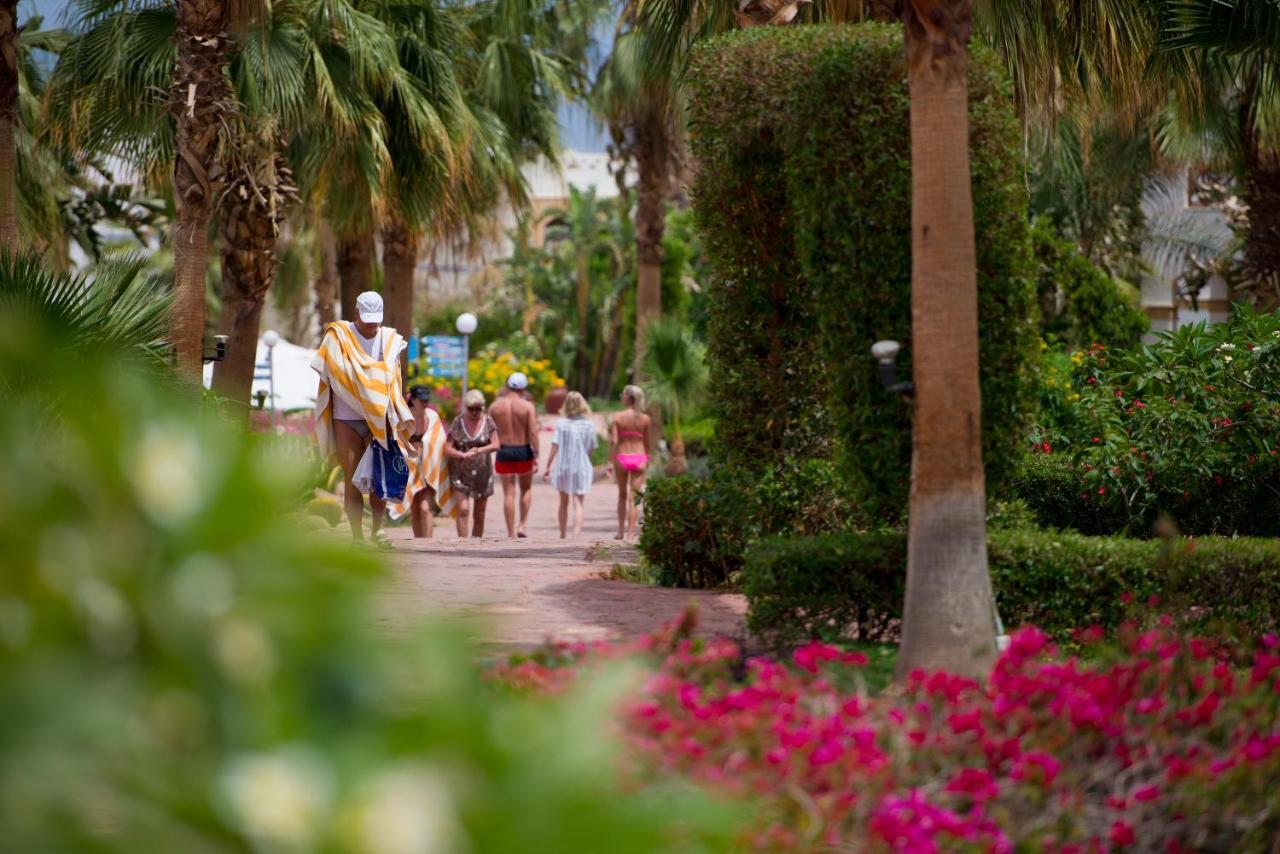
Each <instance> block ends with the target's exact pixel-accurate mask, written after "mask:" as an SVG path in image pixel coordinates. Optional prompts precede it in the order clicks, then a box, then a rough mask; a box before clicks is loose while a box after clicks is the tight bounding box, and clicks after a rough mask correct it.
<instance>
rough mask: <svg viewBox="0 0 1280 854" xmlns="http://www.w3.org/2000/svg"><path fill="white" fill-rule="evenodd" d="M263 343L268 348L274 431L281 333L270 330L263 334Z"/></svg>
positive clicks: (268, 378) (275, 425)
mask: <svg viewBox="0 0 1280 854" xmlns="http://www.w3.org/2000/svg"><path fill="white" fill-rule="evenodd" d="M262 343H263V344H265V345H266V347H267V382H268V383H269V384H270V385H269V388H270V390H271V391H270V398H271V427H272V429H273V430H274V429H275V428H276V427H277V426H278V425H277V420H278V419H277V417H276V360H275V350H276V345H277V344H279V343H280V333H279V332H276V331H275V330H274V329H268V330H267V331H266V332H264V333H262Z"/></svg>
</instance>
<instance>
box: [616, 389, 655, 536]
mask: <svg viewBox="0 0 1280 854" xmlns="http://www.w3.org/2000/svg"><path fill="white" fill-rule="evenodd" d="M622 405H623V406H625V407H626V409H624V410H623V411H622V412H619V413H618V414H617V415H615V416H614V417H613V421H612V422H610V424H609V453H610V455H611V456H612V457H613V474H614V479H615V480H616V481H617V482H618V535H617V536H616V537H615V539H618V540H622V539H626V538H627V537H635V536H636V531H637V528H638V527H639V523H640V507H639V505H638V504H637V503H636V492H637V491H638V490H641V489H644V481H645V476H646V475H647V474H648V472H649V429H650V421H649V416H648V415H646V414H645V411H644V392H643V391H642V390H641V389H640V387H639V386H634V385H629V386H627V387H626V388H625V389H623V390H622Z"/></svg>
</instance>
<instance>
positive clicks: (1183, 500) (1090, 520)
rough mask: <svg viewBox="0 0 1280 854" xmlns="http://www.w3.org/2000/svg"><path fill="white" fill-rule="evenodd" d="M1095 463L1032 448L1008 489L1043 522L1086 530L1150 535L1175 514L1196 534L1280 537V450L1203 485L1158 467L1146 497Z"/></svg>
mask: <svg viewBox="0 0 1280 854" xmlns="http://www.w3.org/2000/svg"><path fill="white" fill-rule="evenodd" d="M1089 465H1090V464H1089V463H1080V464H1077V463H1073V462H1072V461H1071V460H1070V459H1069V458H1068V457H1067V456H1066V455H1063V454H1056V453H1055V454H1032V455H1031V456H1030V457H1028V459H1027V461H1026V463H1025V464H1024V465H1023V468H1022V471H1021V473H1020V474H1019V476H1018V478H1017V480H1015V481H1014V482H1013V483H1012V484H1010V487H1009V489H1008V491H1007V493H1006V494H1007V495H1008V496H1009V497H1013V498H1016V499H1019V500H1021V501H1024V502H1026V504H1027V506H1028V507H1029V508H1030V510H1031V512H1032V513H1033V514H1034V515H1035V519H1036V521H1037V522H1038V523H1039V524H1041V525H1045V526H1048V527H1055V528H1068V529H1070V530H1073V531H1078V532H1080V533H1082V534H1121V533H1124V534H1128V535H1131V536H1143V537H1145V536H1150V535H1152V534H1154V533H1155V532H1156V529H1157V527H1158V526H1159V525H1160V524H1161V520H1162V519H1167V520H1168V521H1169V522H1170V523H1171V524H1172V525H1173V526H1174V527H1175V528H1176V530H1177V531H1179V532H1181V533H1183V534H1188V535H1192V536H1203V535H1208V534H1218V535H1222V536H1231V535H1235V534H1238V535H1240V536H1246V537H1276V536H1280V457H1278V456H1277V455H1273V454H1271V453H1266V454H1264V455H1262V456H1259V457H1257V458H1256V459H1255V460H1254V461H1253V462H1252V463H1248V464H1247V465H1246V467H1245V470H1244V472H1242V473H1241V474H1238V475H1228V476H1225V477H1224V476H1222V475H1217V476H1215V477H1213V478H1209V479H1208V480H1209V482H1208V483H1205V484H1202V485H1200V484H1198V483H1197V481H1194V480H1193V481H1187V480H1184V479H1182V478H1181V477H1179V476H1178V475H1177V474H1176V473H1175V474H1173V475H1170V474H1167V473H1165V472H1161V471H1158V470H1156V471H1154V472H1153V473H1152V480H1151V481H1150V482H1149V484H1150V485H1149V487H1148V490H1149V492H1148V491H1147V490H1144V495H1143V496H1142V497H1141V501H1135V500H1133V496H1132V494H1126V493H1125V492H1124V491H1122V489H1120V488H1113V485H1112V484H1113V481H1114V480H1115V479H1116V476H1115V475H1112V476H1110V477H1108V478H1104V479H1099V478H1097V477H1095V476H1093V472H1094V471H1096V469H1092V468H1085V466H1089ZM1189 486H1198V488H1196V489H1194V490H1192V489H1188V488H1187V487H1189Z"/></svg>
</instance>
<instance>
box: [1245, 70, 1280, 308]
mask: <svg viewBox="0 0 1280 854" xmlns="http://www.w3.org/2000/svg"><path fill="white" fill-rule="evenodd" d="M1254 85H1255V86H1256V85H1257V84H1256V83H1255V84H1254ZM1251 88H1252V87H1251ZM1242 111H1243V112H1244V116H1245V127H1244V169H1243V172H1244V176H1243V177H1244V201H1245V204H1246V205H1248V207H1249V230H1248V231H1247V232H1246V234H1245V238H1244V263H1245V272H1246V275H1247V281H1248V283H1249V290H1250V291H1251V294H1250V295H1251V297H1252V301H1253V303H1254V304H1255V306H1257V307H1258V308H1260V309H1263V310H1271V309H1274V308H1276V307H1277V306H1280V157H1277V156H1276V155H1274V154H1272V153H1271V152H1269V151H1267V150H1266V149H1265V148H1264V147H1263V146H1262V145H1260V144H1259V140H1258V130H1257V128H1256V127H1255V126H1254V122H1253V115H1254V105H1253V97H1252V92H1251V94H1250V96H1249V97H1247V98H1245V103H1244V105H1243V107H1242Z"/></svg>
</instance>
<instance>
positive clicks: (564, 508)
mask: <svg viewBox="0 0 1280 854" xmlns="http://www.w3.org/2000/svg"><path fill="white" fill-rule="evenodd" d="M557 516H558V518H559V520H560V539H562V540H563V539H564V532H565V529H566V528H567V527H568V526H569V493H567V492H562V493H560V511H559V513H558V514H557Z"/></svg>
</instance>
